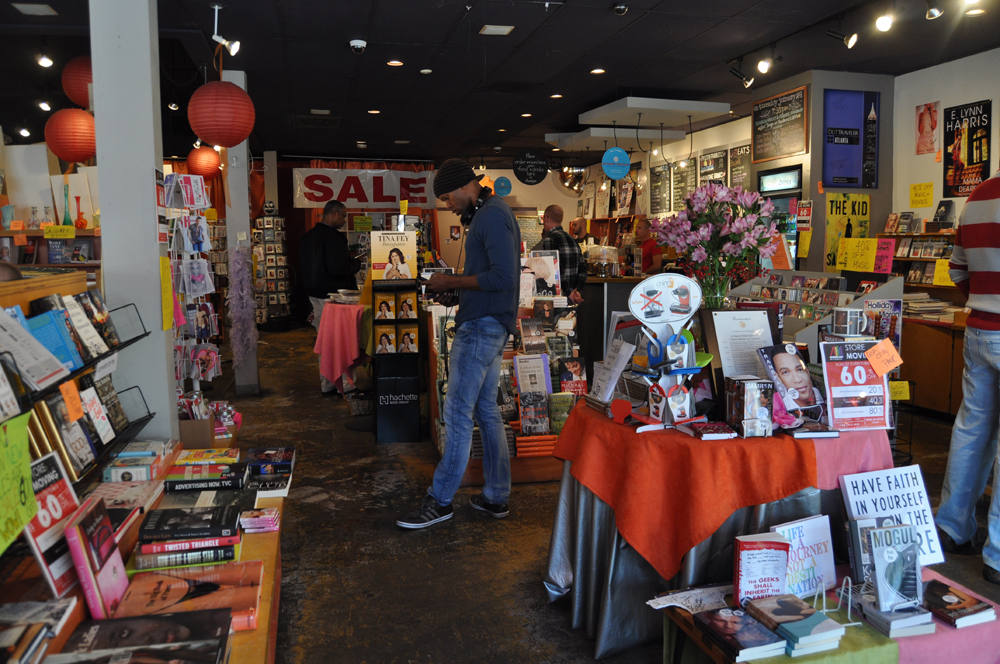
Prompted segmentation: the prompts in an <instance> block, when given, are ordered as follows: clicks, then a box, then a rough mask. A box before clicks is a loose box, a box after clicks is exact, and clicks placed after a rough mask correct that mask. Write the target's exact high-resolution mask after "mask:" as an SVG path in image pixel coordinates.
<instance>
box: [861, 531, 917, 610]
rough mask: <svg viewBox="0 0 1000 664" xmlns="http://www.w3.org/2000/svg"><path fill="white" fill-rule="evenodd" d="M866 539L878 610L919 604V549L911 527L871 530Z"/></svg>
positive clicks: (915, 535) (915, 534) (914, 532)
mask: <svg viewBox="0 0 1000 664" xmlns="http://www.w3.org/2000/svg"><path fill="white" fill-rule="evenodd" d="M867 536H868V549H869V554H870V555H871V559H872V585H873V586H874V588H875V597H876V599H877V600H878V609H879V611H895V610H896V609H898V608H905V607H909V606H915V605H919V604H921V603H922V602H923V583H922V582H921V579H920V562H919V554H920V547H919V545H918V544H917V531H916V530H915V529H914V527H913V526H910V525H905V524H904V525H899V526H884V527H881V528H872V529H870V530H869V531H868V533H867Z"/></svg>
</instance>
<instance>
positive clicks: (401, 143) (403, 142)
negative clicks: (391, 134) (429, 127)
mask: <svg viewBox="0 0 1000 664" xmlns="http://www.w3.org/2000/svg"><path fill="white" fill-rule="evenodd" d="M394 142H395V143H396V145H406V144H407V143H409V141H394Z"/></svg>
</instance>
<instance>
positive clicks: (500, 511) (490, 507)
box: [469, 493, 510, 519]
mask: <svg viewBox="0 0 1000 664" xmlns="http://www.w3.org/2000/svg"><path fill="white" fill-rule="evenodd" d="M469 504H470V505H472V506H473V507H474V508H476V509H477V510H480V511H483V512H488V513H490V514H492V515H493V518H495V519H502V518H504V517H506V516H507V515H508V514H510V509H509V508H508V507H507V503H503V504H501V505H497V504H496V503H490V502H487V501H486V497H485V496H484V495H483V494H482V493H477V494H476V495H474V496H473V497H472V498H469Z"/></svg>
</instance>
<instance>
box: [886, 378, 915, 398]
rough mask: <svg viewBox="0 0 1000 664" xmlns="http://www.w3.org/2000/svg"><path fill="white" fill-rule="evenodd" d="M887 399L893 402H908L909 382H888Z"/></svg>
mask: <svg viewBox="0 0 1000 664" xmlns="http://www.w3.org/2000/svg"><path fill="white" fill-rule="evenodd" d="M889 398H890V399H892V400H893V401H909V400H910V382H909V381H906V380H890V381H889Z"/></svg>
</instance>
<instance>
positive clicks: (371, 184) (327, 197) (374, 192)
mask: <svg viewBox="0 0 1000 664" xmlns="http://www.w3.org/2000/svg"><path fill="white" fill-rule="evenodd" d="M292 182H293V186H294V200H295V207H297V208H321V207H323V206H324V205H326V204H327V203H329V202H330V201H332V200H338V201H340V202H341V203H343V204H344V205H346V206H347V207H349V208H351V209H358V208H362V209H365V208H372V209H378V208H398V207H399V201H401V200H403V201H409V206H410V207H415V208H430V207H434V204H435V200H434V172H433V171H420V172H412V171H390V170H352V169H334V168H295V169H292Z"/></svg>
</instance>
